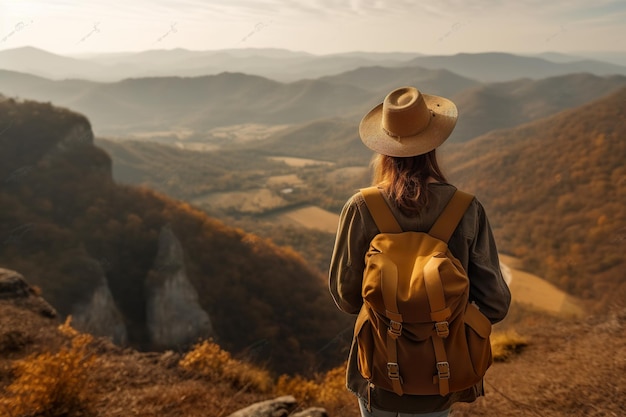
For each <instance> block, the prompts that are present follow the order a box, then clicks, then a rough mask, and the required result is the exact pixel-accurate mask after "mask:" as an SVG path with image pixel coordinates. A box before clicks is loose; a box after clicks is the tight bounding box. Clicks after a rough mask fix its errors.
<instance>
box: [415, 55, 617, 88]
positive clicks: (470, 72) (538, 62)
mask: <svg viewBox="0 0 626 417" xmlns="http://www.w3.org/2000/svg"><path fill="white" fill-rule="evenodd" d="M405 65H407V66H408V65H413V66H416V67H422V68H430V69H446V70H449V71H452V72H454V73H456V74H458V75H461V76H463V77H467V78H471V79H474V80H478V81H482V82H500V81H510V80H515V79H519V78H532V79H539V78H546V77H554V76H557V75H564V74H571V73H580V72H588V73H591V74H595V75H614V74H621V75H626V66H621V65H615V64H609V63H605V62H601V61H593V60H582V61H574V62H566V63H556V62H550V61H548V60H546V59H542V58H536V57H526V56H518V55H512V54H507V53H500V52H490V53H477V54H467V53H461V54H456V55H440V56H424V57H418V58H415V59H413V60H411V61H409V62H407V63H406V64H405Z"/></svg>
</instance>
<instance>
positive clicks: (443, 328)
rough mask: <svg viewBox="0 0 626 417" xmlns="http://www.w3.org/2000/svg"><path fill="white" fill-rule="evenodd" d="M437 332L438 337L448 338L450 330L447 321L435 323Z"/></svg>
mask: <svg viewBox="0 0 626 417" xmlns="http://www.w3.org/2000/svg"><path fill="white" fill-rule="evenodd" d="M435 331H436V332H437V336H439V337H443V338H445V337H448V335H449V334H450V329H449V327H448V322H447V321H438V322H436V323H435Z"/></svg>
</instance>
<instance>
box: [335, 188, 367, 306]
mask: <svg viewBox="0 0 626 417" xmlns="http://www.w3.org/2000/svg"><path fill="white" fill-rule="evenodd" d="M368 247H369V240H368V239H367V236H366V231H365V225H364V222H363V218H362V214H361V211H360V210H359V204H358V202H357V200H356V199H355V196H353V197H352V198H351V199H350V200H348V202H346V204H345V205H344V207H343V210H342V211H341V215H340V216H339V225H338V227H337V237H336V239H335V246H334V249H333V254H332V257H331V260H330V270H329V288H330V293H331V295H332V297H333V300H334V301H335V304H337V307H339V309H341V310H342V311H345V312H346V313H350V314H357V313H358V312H359V310H360V309H361V305H362V304H363V299H362V296H361V284H362V281H363V270H364V269H365V254H366V252H367V249H368Z"/></svg>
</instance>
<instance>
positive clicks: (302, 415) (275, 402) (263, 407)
mask: <svg viewBox="0 0 626 417" xmlns="http://www.w3.org/2000/svg"><path fill="white" fill-rule="evenodd" d="M297 407H298V402H297V401H296V399H295V398H294V397H293V396H291V395H285V396H283V397H278V398H274V399H272V400H267V401H262V402H259V403H256V404H252V405H250V406H248V407H246V408H242V409H241V410H239V411H235V412H234V413H232V414H231V415H229V416H228V417H287V416H290V417H328V413H327V412H326V410H325V409H323V408H319V407H312V408H307V409H306V410H303V411H299V412H296V413H294V410H295V409H296V408H297Z"/></svg>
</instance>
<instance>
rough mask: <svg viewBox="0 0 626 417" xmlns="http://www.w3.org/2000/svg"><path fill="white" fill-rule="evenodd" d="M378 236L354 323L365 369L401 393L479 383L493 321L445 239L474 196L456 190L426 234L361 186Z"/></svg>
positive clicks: (441, 391)
mask: <svg viewBox="0 0 626 417" xmlns="http://www.w3.org/2000/svg"><path fill="white" fill-rule="evenodd" d="M361 193H362V194H363V196H364V198H365V202H366V205H367V208H368V210H369V212H370V213H371V214H372V217H373V218H374V221H375V222H376V226H377V227H378V230H379V232H380V233H379V234H378V235H376V236H375V237H374V239H372V241H371V243H370V248H369V250H368V252H367V255H366V257H365V263H366V266H365V271H364V274H363V287H362V295H363V307H362V308H361V311H360V312H359V315H358V317H357V320H356V325H355V329H354V335H355V337H356V340H357V345H358V365H359V371H360V373H361V375H362V376H363V377H364V378H365V379H367V380H368V381H369V382H370V383H372V384H373V385H375V386H377V387H380V388H383V389H387V390H389V391H394V392H395V393H396V394H398V395H403V394H413V395H433V394H440V395H446V394H448V393H450V392H454V391H461V390H463V389H466V388H469V387H471V386H473V385H475V384H477V383H478V382H480V381H481V379H482V378H483V376H484V375H485V372H486V371H487V368H489V366H490V365H491V363H492V356H491V346H490V343H489V335H490V333H491V322H490V321H489V319H487V317H485V316H484V315H483V314H482V313H481V312H480V311H479V310H478V307H476V305H475V304H473V303H469V278H468V276H467V273H466V272H465V271H464V269H463V266H462V265H461V263H460V262H459V261H458V260H457V259H456V258H455V257H454V256H453V255H452V253H450V251H449V250H448V244H447V242H448V240H449V239H450V236H451V235H452V233H453V232H454V230H455V229H456V227H457V225H458V223H459V221H460V220H461V218H462V217H463V214H464V213H465V211H466V210H467V208H468V207H469V205H470V203H471V202H472V200H473V198H474V197H473V196H472V195H470V194H466V193H463V192H461V191H459V190H457V191H456V192H455V194H454V196H453V197H452V199H451V200H450V202H449V203H448V204H447V206H446V208H445V209H444V210H443V212H442V213H441V215H440V216H439V218H438V219H437V221H436V222H435V224H434V225H433V227H432V228H431V229H430V231H429V232H428V233H424V232H412V231H408V232H404V231H403V230H402V228H401V227H400V225H399V224H398V222H397V220H396V219H395V217H394V216H393V213H392V212H391V210H390V208H389V206H388V205H387V203H386V201H385V200H384V198H383V196H382V195H381V193H380V190H379V189H378V188H376V187H370V188H366V189H363V190H361Z"/></svg>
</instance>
